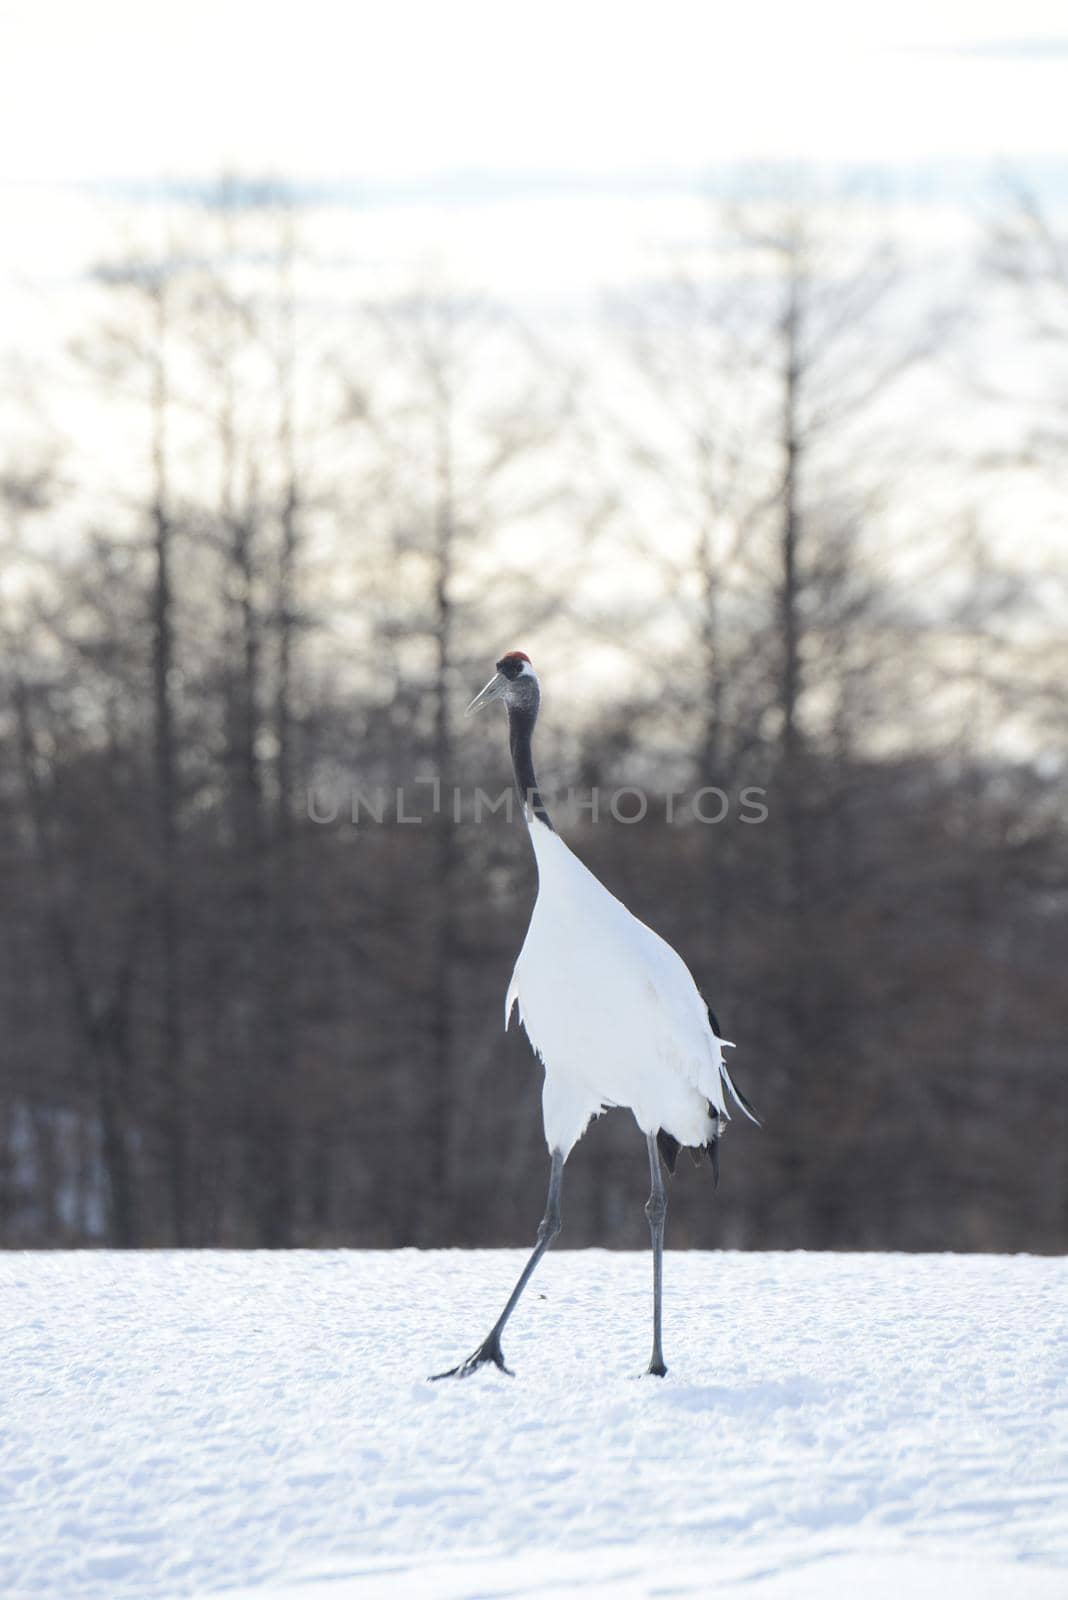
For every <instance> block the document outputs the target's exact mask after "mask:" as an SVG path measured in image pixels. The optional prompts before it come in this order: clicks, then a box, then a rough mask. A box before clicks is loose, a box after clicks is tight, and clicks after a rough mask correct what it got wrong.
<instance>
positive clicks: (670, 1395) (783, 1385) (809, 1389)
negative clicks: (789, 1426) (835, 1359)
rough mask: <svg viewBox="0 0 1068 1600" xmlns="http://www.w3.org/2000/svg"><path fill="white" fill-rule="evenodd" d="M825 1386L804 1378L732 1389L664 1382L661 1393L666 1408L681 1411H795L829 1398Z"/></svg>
mask: <svg viewBox="0 0 1068 1600" xmlns="http://www.w3.org/2000/svg"><path fill="white" fill-rule="evenodd" d="M830 1392H831V1391H830V1389H829V1388H828V1386H827V1385H826V1384H823V1383H817V1382H816V1381H815V1380H814V1379H812V1378H805V1377H801V1376H800V1375H799V1376H798V1377H796V1378H784V1379H777V1380H768V1381H766V1382H763V1383H747V1384H745V1385H744V1386H741V1387H738V1386H733V1387H732V1386H730V1385H727V1384H722V1383H687V1382H686V1381H685V1380H682V1381H680V1382H674V1383H665V1384H664V1385H663V1387H662V1389H661V1391H660V1393H661V1396H662V1399H663V1402H664V1404H665V1405H669V1406H674V1407H676V1408H677V1409H678V1410H680V1411H711V1412H716V1413H717V1414H718V1415H720V1416H722V1415H723V1413H724V1412H728V1411H735V1412H749V1413H752V1412H767V1411H781V1410H784V1409H787V1410H792V1409H794V1408H795V1407H799V1406H804V1405H810V1404H811V1403H812V1402H813V1401H819V1400H825V1399H827V1398H829V1396H830Z"/></svg>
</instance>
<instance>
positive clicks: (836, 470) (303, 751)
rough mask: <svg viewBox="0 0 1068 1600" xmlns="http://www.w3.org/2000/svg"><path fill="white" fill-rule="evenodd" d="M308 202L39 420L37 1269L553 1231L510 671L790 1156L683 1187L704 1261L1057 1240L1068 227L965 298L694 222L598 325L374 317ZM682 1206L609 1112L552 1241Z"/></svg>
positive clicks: (1001, 211) (7, 1174) (591, 1141)
mask: <svg viewBox="0 0 1068 1600" xmlns="http://www.w3.org/2000/svg"><path fill="white" fill-rule="evenodd" d="M308 206H309V202H308V201H305V200H302V199H301V198H300V197H299V196H294V195H288V196H283V195H281V194H279V193H277V192H274V191H271V190H269V189H266V188H264V189H257V188H256V187H255V186H250V185H246V184H235V183H232V182H231V183H225V184H221V185H220V186H219V187H218V188H217V189H212V190H210V191H209V190H205V192H204V193H203V194H201V195H198V196H194V197H193V198H192V199H190V198H189V197H186V198H185V200H184V201H183V203H182V204H181V205H180V206H176V207H172V208H171V210H172V217H171V220H170V221H169V222H168V224H167V226H166V228H162V227H161V228H157V229H156V233H155V236H154V243H153V245H152V248H148V247H146V246H144V244H143V242H142V243H138V242H137V241H136V240H135V241H133V242H131V240H130V239H125V238H123V239H116V242H115V248H114V251H113V252H112V253H111V254H110V255H109V256H108V257H107V258H106V259H101V260H100V261H99V263H98V264H97V266H96V269H95V270H94V272H93V273H92V275H91V278H90V279H88V280H87V281H86V283H85V285H84V286H82V287H83V301H82V303H83V304H84V318H83V325H82V326H81V327H80V329H79V330H78V332H77V335H76V336H75V337H72V338H71V339H70V340H69V341H68V345H69V347H68V348H66V351H65V361H66V366H65V371H66V373H67V381H68V382H69V383H70V384H71V385H72V386H74V389H75V390H76V391H77V414H78V415H79V416H81V417H84V419H85V425H84V428H82V429H77V430H76V429H72V428H71V427H70V426H69V425H65V426H59V425H57V424H56V423H55V421H54V419H53V418H52V417H51V415H50V411H49V399H48V395H47V393H39V392H38V390H37V389H36V387H35V375H34V373H32V372H29V373H27V372H22V373H19V374H17V375H15V374H12V375H11V376H12V380H13V381H12V383H11V384H10V386H9V395H8V399H7V400H6V401H5V402H4V413H3V414H4V417H5V418H6V419H7V422H9V423H10V427H7V424H6V423H5V428H6V432H7V439H6V441H4V442H3V443H2V444H0V517H2V526H0V630H2V633H0V749H2V755H3V764H2V768H0V808H2V831H0V841H2V850H3V882H4V911H5V914H4V917H3V921H2V925H0V1038H2V1041H3V1043H2V1055H0V1092H2V1105H3V1118H2V1124H0V1240H2V1242H3V1243H4V1244H5V1245H7V1246H14V1247H23V1246H46V1245H64V1246H74V1245H104V1244H109V1245H118V1246H150V1245H175V1244H178V1245H189V1246H195V1245H243V1246H248V1245H262V1246H299V1245H327V1244H353V1245H370V1246H395V1245H406V1244H412V1245H443V1244H456V1245H496V1244H515V1243H526V1242H528V1241H529V1239H530V1237H531V1236H532V1231H533V1227H534V1224H535V1222H536V1219H537V1217H538V1215H539V1214H540V1207H541V1202H542V1196H543V1190H544V1180H545V1161H546V1157H545V1150H544V1145H543V1141H542V1135H541V1121H540V1069H539V1067H538V1064H537V1062H536V1061H535V1059H534V1058H533V1056H532V1054H531V1052H530V1050H529V1048H528V1046H527V1044H526V1041H525V1039H524V1038H523V1036H522V1035H521V1034H520V1033H518V1032H517V1031H516V1030H515V1029H514V1028H513V1031H512V1032H511V1033H510V1034H508V1035H507V1036H505V1035H504V1033H503V1031H502V1022H503V999H504V993H505V989H506V986H507V982H508V978H509V975H510V972H511V966H512V963H513V961H514V959H515V956H516V954H517V951H518V948H519V944H520V942H521V939H522V935H523V932H524V930H525V926H526V918H527V913H528V911H529V907H530V905H531V903H532V899H533V893H534V874H533V865H532V860H531V857H530V852H529V847H528V844H527V841H526V839H525V837H524V830H523V827H522V825H521V823H520V822H519V820H518V818H513V819H512V821H511V822H509V820H508V818H507V816H506V815H505V814H504V811H503V810H500V811H497V812H493V813H484V814H482V815H481V816H479V815H477V814H476V810H477V807H476V790H477V789H478V788H479V787H481V788H482V789H483V790H484V791H485V792H486V793H487V794H490V795H493V796H496V795H498V794H499V793H500V792H501V791H502V790H503V789H504V788H505V787H506V785H507V783H508V778H509V768H508V761H507V748H506V741H505V732H504V727H503V722H500V721H498V720H496V719H494V718H493V717H491V716H490V715H489V714H487V715H486V716H485V717H484V718H482V719H479V720H478V721H477V722H471V723H465V722H464V721H463V717H462V712H463V707H464V705H465V703H466V701H467V700H468V699H470V697H471V696H472V695H473V694H474V693H475V691H476V690H477V689H478V688H479V687H480V685H481V684H482V683H483V682H484V681H485V679H486V678H487V677H488V676H489V674H490V671H491V670H492V663H493V661H494V659H495V657H496V656H497V655H499V654H500V653H501V651H502V650H504V649H508V648H513V647H520V648H524V649H526V650H528V651H529V652H530V654H531V655H532V657H533V658H534V660H535V663H536V665H537V667H538V670H539V674H540V676H541V679H542V684H543V691H544V700H543V709H542V721H541V725H540V727H539V732H538V741H537V753H538V759H539V776H540V777H541V779H542V781H543V784H544V787H545V788H546V790H549V791H555V793H556V794H557V796H558V799H557V807H558V810H559V813H560V820H561V825H562V829H563V831H564V832H565V835H566V837H567V838H568V841H569V842H570V843H571V844H572V845H573V846H574V848H575V849H576V850H577V852H578V853H579V854H580V855H581V856H582V857H583V859H584V860H586V861H587V863H588V864H589V865H590V866H591V867H592V868H593V869H594V870H595V871H596V872H597V873H598V874H599V875H600V876H601V877H602V878H603V880H604V881H605V882H606V883H607V884H608V885H609V887H610V888H612V889H613V890H614V891H615V892H616V893H617V894H619V895H620V897H621V898H622V899H624V900H625V901H626V903H627V904H628V905H629V906H630V907H631V909H632V910H634V911H635V912H636V914H637V915H639V916H640V917H642V919H643V920H645V921H647V922H649V923H651V924H652V925H653V926H655V927H656V928H657V929H658V930H659V931H661V932H662V933H663V934H664V935H665V937H667V938H668V939H669V940H670V941H671V942H672V943H673V944H674V945H675V946H676V947H677V948H678V949H679V951H680V952H681V953H682V955H683V956H684V958H685V959H686V961H687V962H688V964H689V965H690V967H691V969H692V971H693V972H694V974H695V976H696V978H697V980H698V983H699V985H700V986H701V987H702V989H703V992H704V993H705V995H706V997H707V998H708V1000H709V1001H710V1002H711V1004H712V1005H713V1007H714V1009H715V1010H716V1012H717V1014H718V1016H719V1019H720V1022H721V1024H722V1029H723V1032H724V1033H725V1034H726V1036H727V1037H728V1038H731V1039H733V1040H735V1041H736V1042H737V1045H738V1048H737V1051H736V1053H735V1055H734V1057H733V1058H732V1068H736V1069H737V1078H738V1081H739V1083H740V1085H741V1086H742V1087H743V1089H744V1090H745V1092H746V1094H747V1095H748V1096H749V1097H750V1098H751V1099H752V1100H753V1102H754V1103H755V1104H756V1106H757V1108H758V1110H759V1111H760V1113H761V1115H762V1117H763V1120H764V1127H763V1129H762V1130H760V1131H757V1130H755V1129H753V1128H751V1127H749V1126H746V1125H743V1124H742V1123H741V1122H740V1121H738V1120H736V1121H735V1122H734V1123H733V1124H732V1127H731V1128H730V1130H729V1132H728V1136H727V1138H726V1140H725V1141H724V1153H723V1171H722V1179H721V1183H720V1186H719V1189H718V1191H717V1192H713V1189H712V1186H711V1182H710V1180H709V1177H708V1175H707V1171H705V1170H702V1171H696V1170H692V1169H691V1168H690V1167H689V1166H688V1165H687V1164H686V1163H682V1164H680V1169H679V1172H678V1173H677V1175H676V1177H675V1179H674V1183H673V1193H672V1209H671V1216H670V1220H669V1243H671V1244H673V1245H676V1246H682V1245H686V1244H691V1245H701V1246H706V1247H707V1246H716V1245H724V1246H733V1247H810V1248H878V1249H906V1250H911V1249H924V1250H940V1249H954V1250H1002V1251H1004V1250H1034V1251H1061V1250H1064V1249H1066V1248H1068V1184H1066V1170H1065V1169H1066V1157H1065V1152H1066V1151H1068V1107H1066V1093H1065V1039H1066V1037H1068V982H1066V977H1065V974H1066V971H1068V876H1066V860H1068V821H1066V817H1065V807H1064V800H1063V796H1064V772H1065V764H1066V761H1068V715H1066V709H1065V696H1064V680H1065V671H1066V668H1068V646H1066V637H1065V635H1066V629H1065V621H1066V618H1068V568H1066V566H1065V533H1064V526H1063V520H1062V522H1061V526H1060V530H1059V534H1058V530H1057V528H1056V514H1055V510H1054V511H1053V512H1051V509H1050V508H1051V507H1054V508H1055V506H1056V496H1057V495H1058V494H1059V493H1061V492H1062V491H1063V487H1064V476H1065V467H1066V462H1068V456H1066V448H1068V431H1066V424H1065V418H1066V412H1065V405H1066V403H1068V362H1066V360H1065V351H1066V349H1068V343H1066V341H1068V267H1066V262H1068V233H1066V232H1064V231H1062V230H1060V225H1059V223H1058V220H1057V215H1056V212H1055V210H1054V211H1051V210H1050V209H1049V208H1043V206H1041V205H1039V204H1038V203H1037V202H1036V201H1035V200H1033V199H1032V198H1029V197H1028V196H1026V195H1022V194H1016V193H1013V192H1008V191H1006V192H1005V193H1004V194H1003V195H1002V196H1001V199H1000V201H999V204H998V207H997V208H996V214H995V209H994V208H991V207H988V208H987V213H988V214H986V215H984V216H982V217H978V218H977V220H976V224H975V228H974V238H973V243H972V246H971V247H970V251H969V254H968V259H967V260H964V259H963V257H962V256H960V255H959V253H958V258H957V259H955V260H954V261H953V262H952V263H951V268H952V270H951V271H946V270H940V271H938V272H936V271H934V270H930V269H929V268H928V267H925V265H924V263H923V261H922V260H919V259H917V258H916V257H915V256H914V255H910V253H909V251H908V250H901V249H899V248H897V247H895V246H893V245H891V244H890V243H889V242H888V241H887V240H886V239H884V238H883V237H882V235H881V233H880V229H879V226H878V206H877V205H873V204H872V203H871V202H868V201H862V200H861V199H859V198H857V197H853V198H848V197H839V198H838V199H836V200H834V202H833V203H830V202H828V201H827V200H826V198H824V199H823V200H821V201H820V202H819V203H818V204H817V203H815V202H813V201H811V200H805V199H798V197H797V196H796V195H790V194H783V193H781V192H779V191H777V190H770V189H769V190H768V191H767V192H764V193H753V194H750V195H748V196H746V198H745V199H744V201H739V202H735V203H726V202H723V203H719V202H717V203H716V204H713V203H711V202H710V204H709V215H708V238H707V240H705V241H703V242H702V244H701V246H700V248H697V247H696V246H695V248H694V249H693V251H692V252H690V253H689V255H687V256H686V258H685V259H670V260H669V259H664V260H658V259H654V258H652V257H651V258H650V262H649V271H648V275H647V276H646V278H644V279H643V280H642V281H640V282H637V283H636V284H635V286H634V289H633V292H632V293H630V294H627V295H620V294H618V293H615V294H610V295H609V294H606V295H605V296H604V298H603V301H602V303H601V305H600V306H599V308H598V311H597V315H596V318H594V319H590V320H588V321H586V322H584V323H583V325H582V328H581V330H579V331H578V332H576V331H575V330H574V329H571V328H568V327H567V326H561V322H560V319H559V318H557V319H555V320H554V318H553V317H552V316H551V315H548V314H546V315H543V316H541V317H539V316H537V315H533V316H531V315H527V314H525V313H524V312H523V311H522V310H521V309H518V310H517V309H515V308H511V307H508V306H505V305H502V304H499V303H497V302H496V301H495V300H494V299H493V298H492V297H485V296H483V297H478V296H474V295H471V294H468V293H467V292H465V291H463V290H461V289H458V288H456V287H455V286H450V285H449V284H448V283H446V282H437V281H430V280H426V281H421V282H419V283H418V284H416V285H413V286H411V287H410V288H408V289H406V290H404V291H403V292H401V291H398V290H397V289H396V288H395V287H394V288H393V289H391V290H390V291H389V292H388V293H387V292H376V293H374V294H370V293H367V292H365V291H364V289H363V288H361V287H360V286H359V285H358V284H357V283H356V282H355V281H354V282H352V283H351V284H348V283H347V280H346V274H345V272H344V270H343V269H339V268H337V267H336V266H333V267H331V266H330V265H329V263H326V264H324V261H323V259H322V257H321V254H319V253H317V247H316V246H315V245H314V243H313V242H310V241H312V240H313V238H314V229H313V228H312V227H310V226H309V218H308V217H307V216H306V214H305V213H306V211H307V208H308ZM943 268H944V263H943ZM962 283H966V284H967V286H968V292H967V296H966V297H965V298H963V299H962V297H961V294H960V292H959V286H960V284H962ZM591 321H592V322H595V324H596V325H595V326H592V325H591ZM983 330H989V337H984V335H983ZM958 415H959V417H960V419H961V421H960V425H959V427H956V426H955V425H954V418H955V416H958ZM434 780H437V783H435V781H434ZM625 789H626V790H630V791H632V792H631V793H628V794H620V791H622V790H625ZM747 789H754V790H755V789H759V790H762V791H763V792H764V793H763V804H764V805H765V806H766V810H767V815H766V818H765V819H764V820H763V821H759V822H754V821H747V820H743V811H742V805H741V796H742V794H743V791H745V790H747ZM569 790H573V791H574V794H573V796H572V800H571V804H570V805H569V804H568V802H567V793H568V791H569ZM702 790H704V791H713V790H716V791H721V792H722V795H723V796H725V797H726V800H725V803H724V804H723V805H721V803H720V801H719V799H718V797H717V796H716V795H714V794H712V793H710V792H706V793H705V795H704V796H703V797H700V796H699V791H702ZM594 793H596V795H597V796H598V797H599V804H600V814H599V815H598V816H597V817H596V818H595V817H594V815H593V814H592V810H591V806H592V800H591V796H592V795H593V794H594ZM669 796H673V797H674V798H673V799H671V800H670V811H671V820H670V821H669V820H668V816H669ZM695 796H696V797H698V798H697V800H696V802H695V798H694V797H695ZM435 800H437V801H438V802H439V803H438V804H437V806H436V807H435ZM695 803H696V805H697V807H698V808H699V809H702V811H703V816H704V817H714V816H717V815H718V814H719V812H720V811H721V810H725V811H726V815H724V816H723V817H722V819H721V820H719V821H705V820H701V819H700V818H698V817H697V816H695V810H694V808H695ZM354 806H355V813H356V819H355V820H354ZM641 811H644V815H641V816H640V817H639V816H638V815H637V814H638V813H639V812H641ZM408 818H419V820H418V821H413V820H405V819H408ZM635 818H636V820H632V819H635ZM646 1188H647V1171H646V1165H645V1155H644V1150H643V1146H642V1141H641V1138H640V1136H639V1135H638V1133H637V1130H636V1129H635V1127H634V1125H633V1122H632V1121H631V1119H630V1118H629V1116H628V1115H627V1114H625V1113H622V1112H613V1113H609V1114H607V1115H606V1116H605V1117H603V1118H602V1119H600V1120H599V1121H598V1122H597V1123H596V1124H595V1125H594V1127H593V1128H592V1129H591V1130H590V1132H589V1134H588V1135H587V1137H586V1139H585V1140H584V1141H583V1143H582V1144H581V1145H580V1146H579V1147H578V1149H577V1150H576V1151H575V1154H574V1156H573V1158H572V1160H571V1161H570V1162H569V1164H568V1169H567V1175H566V1182H565V1193H564V1229H565V1231H564V1234H563V1236H562V1239H561V1244H563V1245H564V1246H566V1245H568V1244H571V1245H583V1244H593V1243H599V1244H606V1245H617V1246H634V1247H641V1246H643V1245H644V1243H645V1240H646V1221H645V1217H644V1215H643V1213H642V1204H643V1201H644V1198H645V1190H646Z"/></svg>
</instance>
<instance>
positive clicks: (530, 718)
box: [508, 684, 555, 832]
mask: <svg viewBox="0 0 1068 1600" xmlns="http://www.w3.org/2000/svg"><path fill="white" fill-rule="evenodd" d="M537 720H538V692H537V685H536V684H535V685H534V693H533V694H532V695H529V696H526V697H524V699H523V700H522V701H520V702H518V703H517V702H516V701H515V700H512V699H509V702H508V745H509V748H510V749H511V752H512V771H513V772H514V773H515V786H516V789H517V790H518V791H519V799H520V801H521V802H522V804H523V805H525V806H529V807H530V810H531V812H532V813H533V815H534V816H535V817H537V819H538V821H539V822H544V824H545V826H546V827H547V828H549V829H550V830H551V831H553V832H555V829H553V825H552V821H551V819H550V817H549V813H548V811H546V809H545V802H544V800H543V799H542V797H541V791H540V790H539V788H538V780H537V778H536V777H535V776H534V757H533V755H532V753H531V748H530V743H531V740H532V738H533V737H534V724H535V723H536V722H537Z"/></svg>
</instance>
